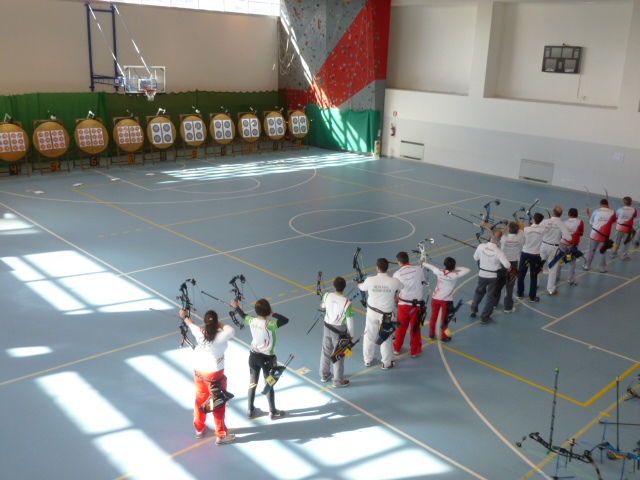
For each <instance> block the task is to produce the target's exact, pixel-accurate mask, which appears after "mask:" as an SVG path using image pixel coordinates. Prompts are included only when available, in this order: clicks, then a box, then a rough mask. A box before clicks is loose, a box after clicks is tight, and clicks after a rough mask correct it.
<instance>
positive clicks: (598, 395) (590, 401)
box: [443, 322, 640, 408]
mask: <svg viewBox="0 0 640 480" xmlns="http://www.w3.org/2000/svg"><path fill="white" fill-rule="evenodd" d="M477 323H478V322H476V324H477ZM472 325H474V324H472ZM470 326H471V325H469V327H470ZM469 327H465V328H469ZM443 348H445V349H447V350H449V351H451V352H453V353H457V354H458V355H460V356H462V357H465V358H467V359H468V360H471V361H473V362H476V363H479V364H480V365H484V366H485V367H488V368H491V369H492V370H495V371H497V372H500V373H502V374H504V375H507V376H508V377H511V378H514V379H516V380H519V381H521V382H523V383H526V384H527V385H531V386H532V387H535V388H537V389H539V390H542V391H545V392H547V393H551V394H553V390H552V389H550V388H547V387H543V386H542V385H538V384H537V383H535V382H532V381H530V380H527V379H526V378H523V377H521V376H519V375H516V374H515V373H511V372H508V371H506V370H504V369H502V368H500V367H497V366H495V365H492V364H490V363H487V362H485V361H483V360H480V359H479V358H476V357H473V356H471V355H468V354H466V353H463V352H461V351H459V350H455V349H453V348H451V347H449V346H443ZM638 367H640V363H636V364H634V365H632V366H631V367H629V369H627V371H625V372H624V373H623V374H622V375H620V377H619V380H623V379H624V378H626V377H628V376H629V375H631V372H633V371H634V370H636V369H637V368H638ZM615 385H616V382H615V381H613V382H611V383H609V384H608V385H607V386H606V387H604V388H603V389H601V390H600V391H599V392H598V393H596V394H595V395H593V396H592V397H591V398H589V399H588V400H587V401H585V402H580V401H579V400H576V399H573V398H571V397H568V396H566V395H563V394H561V393H557V396H558V397H560V398H562V399H564V400H567V401H569V402H572V403H575V404H576V405H579V406H580V407H584V408H586V407H590V406H591V405H593V403H594V402H596V401H597V400H598V399H600V398H601V397H602V396H603V395H604V394H606V393H607V392H608V391H609V390H611V389H612V388H613V387H614V386H615Z"/></svg>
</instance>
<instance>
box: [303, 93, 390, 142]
mask: <svg viewBox="0 0 640 480" xmlns="http://www.w3.org/2000/svg"><path fill="white" fill-rule="evenodd" d="M306 113H307V116H308V117H309V120H310V121H311V126H310V128H309V143H310V144H311V145H316V146H318V147H324V148H330V149H333V150H347V151H350V152H362V153H372V152H373V149H374V146H375V141H376V139H377V138H378V129H379V128H380V112H379V111H377V110H364V111H361V112H356V111H353V110H338V109H337V108H320V107H319V106H318V105H312V104H310V105H308V106H307V109H306Z"/></svg>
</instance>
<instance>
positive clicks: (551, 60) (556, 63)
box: [542, 45, 582, 73]
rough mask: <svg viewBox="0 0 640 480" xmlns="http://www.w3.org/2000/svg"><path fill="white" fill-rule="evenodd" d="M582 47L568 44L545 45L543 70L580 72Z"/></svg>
mask: <svg viewBox="0 0 640 480" xmlns="http://www.w3.org/2000/svg"><path fill="white" fill-rule="evenodd" d="M581 57H582V47H569V46H567V45H561V46H553V45H547V46H545V47H544V58H543V59H542V71H543V72H551V73H580V58H581Z"/></svg>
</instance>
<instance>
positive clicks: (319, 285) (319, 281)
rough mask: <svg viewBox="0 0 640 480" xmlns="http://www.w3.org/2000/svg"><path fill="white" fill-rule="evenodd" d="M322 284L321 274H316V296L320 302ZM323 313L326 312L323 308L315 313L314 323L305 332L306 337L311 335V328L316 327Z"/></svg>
mask: <svg viewBox="0 0 640 480" xmlns="http://www.w3.org/2000/svg"><path fill="white" fill-rule="evenodd" d="M322 284H323V281H322V272H318V279H317V281H316V295H318V296H319V297H320V301H322ZM325 311H326V310H325V309H324V308H318V311H317V312H316V316H315V318H314V321H313V325H311V328H310V329H309V331H308V332H307V335H309V333H311V330H313V327H315V326H316V323H318V320H320V319H321V318H323V317H324V313H325Z"/></svg>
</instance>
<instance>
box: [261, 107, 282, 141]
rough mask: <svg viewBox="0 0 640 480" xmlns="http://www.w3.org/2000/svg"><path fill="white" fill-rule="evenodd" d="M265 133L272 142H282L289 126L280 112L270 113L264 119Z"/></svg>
mask: <svg viewBox="0 0 640 480" xmlns="http://www.w3.org/2000/svg"><path fill="white" fill-rule="evenodd" d="M264 131H265V133H266V134H267V137H269V138H270V139H271V140H280V139H281V138H282V137H284V134H285V133H287V124H286V122H285V121H284V117H283V116H282V114H281V113H280V112H269V113H268V114H267V116H266V117H265V119H264Z"/></svg>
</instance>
